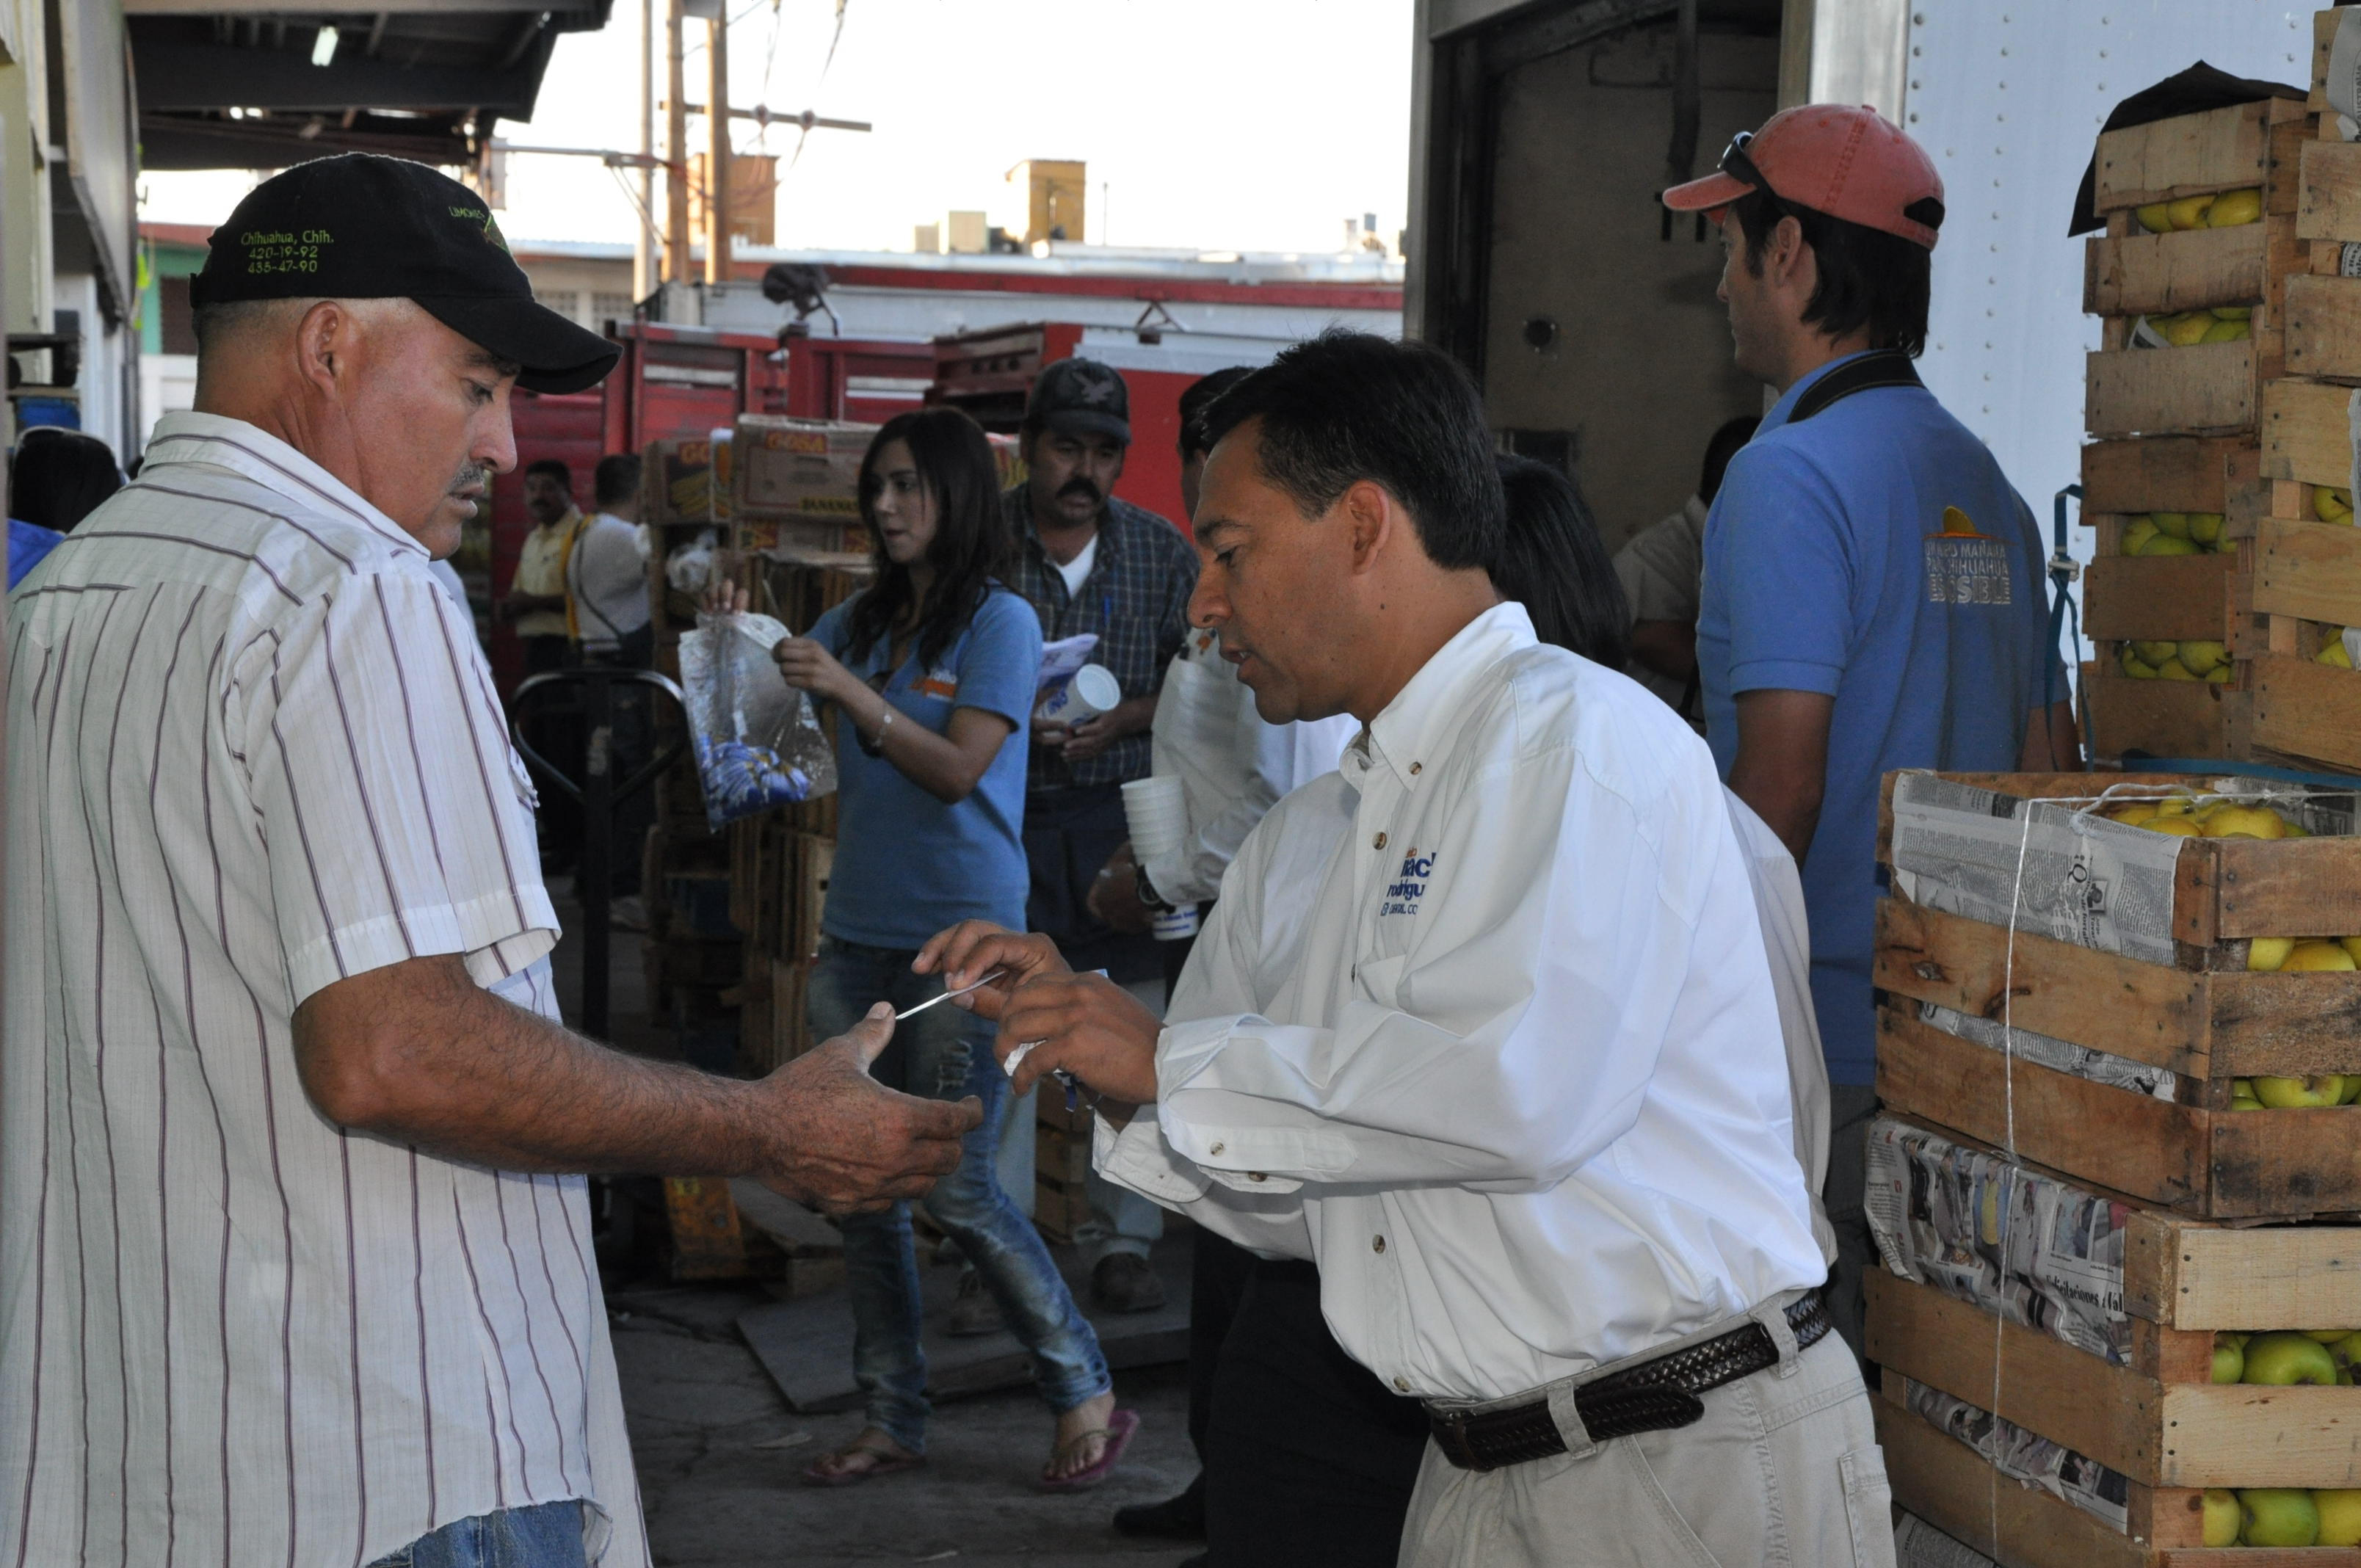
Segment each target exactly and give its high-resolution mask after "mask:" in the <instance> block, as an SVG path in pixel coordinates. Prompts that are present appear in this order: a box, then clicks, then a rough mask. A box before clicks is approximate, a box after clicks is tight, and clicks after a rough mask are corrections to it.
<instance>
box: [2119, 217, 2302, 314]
mask: <svg viewBox="0 0 2361 1568" xmlns="http://www.w3.org/2000/svg"><path fill="white" fill-rule="evenodd" d="M2300 243H2301V242H2300V241H2299V240H2298V239H2297V237H2296V232H2295V225H2294V222H2293V220H2291V219H2279V220H2275V221H2267V222H2263V223H2253V224H2241V225H2238V226H2237V227H2235V228H2223V229H2191V230H2188V231H2187V232H2185V233H2180V234H2131V235H2125V236H2120V237H2118V236H2113V235H2093V236H2092V237H2091V238H2090V239H2089V240H2088V241H2086V242H2085V245H2084V249H2083V252H2082V309H2083V310H2084V311H2085V312H2087V313H2090V314H2092V315H2094V316H2119V315H2172V314H2177V313H2180V312H2182V311H2190V310H2198V309H2202V308H2203V307H2205V306H2208V305H2236V304H2245V303H2249V302H2256V301H2262V300H2268V299H2269V298H2270V297H2271V295H2270V291H2269V287H2268V285H2269V280H2270V279H2271V278H2272V277H2273V276H2274V275H2277V276H2281V277H2284V276H2285V275H2286V274H2287V273H2289V272H2292V271H2299V270H2301V269H2305V268H2307V267H2309V266H2310V265H2311V258H2310V256H2309V255H2308V254H2304V253H2301V252H2300V251H2299V249H2298V247H2299V245H2300ZM2274 262H2276V263H2277V265H2276V267H2274V266H2273V263H2274Z"/></svg>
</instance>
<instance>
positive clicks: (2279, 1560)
mask: <svg viewBox="0 0 2361 1568" xmlns="http://www.w3.org/2000/svg"><path fill="white" fill-rule="evenodd" d="M1872 1405H1873V1407H1874V1413H1875V1416H1876V1420H1877V1441H1878V1442H1879V1444H1880V1445H1881V1446H1882V1447H1883V1448H1884V1450H1885V1468H1886V1473H1887V1475H1890V1476H1891V1477H1892V1478H1893V1482H1894V1501H1895V1502H1897V1503H1900V1504H1901V1505H1902V1506H1903V1507H1904V1508H1908V1509H1909V1510H1910V1511H1911V1512H1912V1513H1914V1514H1916V1515H1917V1516H1918V1517H1919V1518H1921V1519H1925V1520H1926V1521H1927V1523H1929V1524H1931V1525H1934V1526H1935V1527H1937V1528H1938V1529H1939V1530H1943V1531H1944V1532H1945V1533H1946V1534H1949V1535H1951V1536H1954V1537H1956V1538H1957V1539H1959V1540H1960V1541H1964V1542H1966V1543H1967V1544H1968V1545H1970V1546H1971V1547H1973V1548H1975V1549H1976V1550H1977V1551H1978V1552H1982V1553H1984V1554H1985V1555H1986V1556H1988V1557H1992V1558H1993V1559H1995V1560H1996V1561H1998V1562H1999V1563H2003V1564H2004V1568H2351V1565H2352V1563H2353V1561H2354V1554H2353V1552H2352V1550H2351V1549H2350V1548H2348V1547H2335V1546H2298V1547H2265V1546H2241V1547H2231V1548H2225V1549H2222V1550H2208V1549H2206V1548H2204V1547H2202V1546H2178V1545H2168V1544H2161V1542H2163V1541H2166V1540H2167V1539H2168V1536H2167V1531H2168V1530H2170V1529H2171V1528H2172V1527H2173V1525H2174V1524H2175V1523H2176V1522H2178V1524H2179V1525H2180V1532H2179V1533H2178V1534H2177V1535H2175V1536H2173V1537H2171V1538H2170V1539H2176V1540H2177V1539H2187V1540H2202V1536H2198V1535H2190V1534H2188V1533H2187V1532H2188V1530H2190V1529H2191V1528H2192V1527H2198V1520H2199V1519H2200V1517H2201V1515H2200V1510H2201V1509H2202V1499H2201V1497H2200V1495H2199V1494H2198V1493H2196V1492H2193V1491H2181V1490H2158V1489H2153V1488H2149V1487H2146V1486H2134V1487H2133V1488H2132V1506H2133V1512H2134V1513H2135V1514H2136V1515H2140V1516H2143V1517H2144V1518H2145V1519H2149V1520H2152V1521H2153V1523H2154V1525H2155V1526H2156V1527H2157V1528H2156V1530H2155V1532H2154V1534H2153V1535H2151V1536H2149V1537H2147V1538H2146V1539H2147V1540H2150V1541H2157V1542H2158V1543H2159V1544H2153V1545H2146V1544H2142V1541H2141V1540H2139V1539H2135V1538H2134V1537H2131V1536H2125V1535H2119V1534H2117V1533H2116V1532H2115V1531H2114V1530H2110V1529H2108V1528H2107V1526H2106V1524H2105V1523H2104V1522H2103V1521H2102V1520H2100V1519H2093V1518H2092V1517H2091V1516H2090V1515H2089V1514H2086V1513H2084V1512H2083V1511H2082V1510H2081V1509H2080V1508H2076V1507H2074V1506H2073V1505H2072V1504H2071V1503H2069V1502H2066V1501H2064V1500H2063V1499H2061V1498H2059V1497H2052V1496H2050V1495H2049V1494H2048V1492H2045V1491H2042V1490H2041V1489H2040V1488H2038V1487H2036V1486H2024V1485H2021V1484H2020V1483H2018V1482H2016V1481H2014V1480H2011V1479H2010V1478H2009V1477H2007V1476H2005V1475H2001V1474H2000V1473H1999V1472H1998V1471H1996V1470H1994V1469H1993V1467H1992V1466H1991V1465H1989V1464H1985V1463H1984V1462H1983V1460H1982V1457H1981V1456H1979V1455H1978V1454H1977V1453H1975V1451H1974V1450H1972V1449H1971V1448H1969V1447H1968V1445H1967V1444H1965V1443H1963V1442H1959V1441H1958V1440H1957V1439H1955V1438H1953V1437H1951V1436H1949V1434H1948V1433H1945V1432H1940V1431H1936V1430H1935V1429H1934V1428H1933V1427H1931V1426H1929V1425H1927V1422H1926V1420H1924V1419H1922V1418H1921V1417H1919V1416H1918V1415H1917V1414H1916V1413H1915V1412H1914V1411H1912V1410H1910V1409H1906V1408H1905V1407H1904V1406H1903V1405H1901V1404H1900V1403H1898V1402H1896V1401H1895V1400H1893V1399H1886V1398H1881V1399H1876V1400H1873V1401H1872ZM2176 1509H2177V1510H2178V1512H2179V1513H2180V1515H2181V1516H2183V1517H2182V1518H2181V1519H2179V1520H2178V1521H2176V1520H2175V1519H2173V1517H2172V1511H2173V1510H2176ZM1995 1516H1997V1520H1998V1523H1999V1527H2000V1533H1999V1540H1997V1541H1994V1540H1993V1523H1994V1519H1995ZM2198 1528H2202V1527H2198Z"/></svg>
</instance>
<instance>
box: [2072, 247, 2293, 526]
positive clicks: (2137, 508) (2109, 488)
mask: <svg viewBox="0 0 2361 1568" xmlns="http://www.w3.org/2000/svg"><path fill="white" fill-rule="evenodd" d="M2224 232H2227V231H2224ZM2252 450H2254V444H2253V443H2252V442H2250V441H2247V440H2245V439H2243V438H2241V437H2238V436H2228V435H2160V436H2151V437H2148V438H2147V439H2145V440H2143V439H2138V438H2134V439H2131V440H2122V441H2094V442H2092V443H2091V444H2089V445H2087V446H2085V447H2083V448H2082V510H2084V511H2085V512H2086V513H2091V512H2142V511H2227V510H2229V508H2228V505H2227V503H2226V500H2225V499H2224V498H2225V485H2224V477H2225V474H2226V473H2227V469H2228V465H2229V463H2230V462H2231V460H2232V459H2233V458H2234V457H2235V455H2237V454H2239V453H2242V452H2248V451H2252Z"/></svg>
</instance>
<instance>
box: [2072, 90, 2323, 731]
mask: <svg viewBox="0 0 2361 1568" xmlns="http://www.w3.org/2000/svg"><path fill="white" fill-rule="evenodd" d="M2316 134H2317V130H2316V117H2315V116H2313V115H2310V114H2309V113H2308V112H2307V111H2306V109H2305V107H2304V105H2303V104H2301V102H2300V101H2297V100H2292V99H2280V98H2272V99H2266V100H2264V101H2262V102H2260V103H2254V104H2234V105H2231V106H2229V107H2226V108H2221V109H2214V110H2211V111H2208V112H2206V113H2203V114H2197V115H2182V116H2180V117H2179V118H2175V119H2169V120H2162V121H2158V122H2155V123H2153V124H2150V125H2145V126H2131V127H2127V128H2125V129H2123V130H2116V131H2110V132H2107V133H2106V134H2104V135H2103V136H2102V137H2100V138H2099V147H2098V154H2097V158H2096V159H2095V164H2094V179H2093V187H2092V189H2093V199H2094V203H2095V207H2096V210H2097V211H2098V213H2099V214H2101V215H2102V216H2103V218H2104V219H2105V223H2106V232H2105V233H2104V234H2103V235H2099V236H2092V239H2091V240H2090V241H2089V242H2088V248H2087V250H2086V253H2085V257H2084V272H2083V308H2084V309H2085V310H2086V311H2089V312H2091V313H2093V314H2095V315H2098V316H2099V317H2100V318H2101V319H2102V322H2103V334H2102V346H2101V347H2100V348H2099V349H2098V351H2096V352H2095V353H2092V355H2091V356H2089V360H2088V366H2087V372H2086V383H2085V414H2086V417H2085V422H2086V424H2087V425H2088V427H2089V430H2090V433H2091V435H2092V438H2093V444H2092V445H2091V446H2089V447H2087V448H2085V451H2084V462H2083V499H2082V516H2083V521H2085V522H2087V523H2090V524H2092V526H2094V527H2095V528H2096V529H2097V531H2098V540H2097V543H2096V548H2095V558H2094V560H2093V561H2092V568H2091V573H2090V578H2089V582H2088V584H2087V586H2086V587H2085V589H2084V594H2083V621H2084V627H2085V630H2088V631H2089V632H2090V634H2091V636H2092V639H2093V640H2094V641H2096V642H2097V643H2098V648H2099V657H2098V659H2097V662H2096V663H2095V665H2094V666H2093V667H2092V669H2090V670H2088V671H2086V672H2085V675H2086V679H2085V686H2084V696H2085V699H2086V711H2087V717H2088V725H2089V739H2090V743H2091V746H2092V751H2093V754H2095V755H2099V756H2105V757H2120V756H2123V755H2125V753H2127V752H2134V753H2138V752H2145V753H2147V754H2149V755H2161V756H2180V757H2218V756H2222V755H2224V707H2223V702H2222V695H2223V693H2224V691H2225V690H2227V689H2228V688H2229V687H2230V686H2231V685H2233V684H2234V682H2235V673H2234V671H2233V670H2232V669H2231V667H2230V663H2229V655H2228V652H2227V651H2226V650H2227V644H2228V643H2229V641H2230V638H2231V632H2230V627H2229V603H2230V599H2231V598H2232V589H2231V579H2232V577H2233V576H2234V575H2235V571H2236V569H2237V565H2238V560H2239V557H2238V555H2237V554H2236V553H2235V545H2234V544H2232V543H2230V542H2229V541H2228V540H2227V538H2226V537H2225V535H2224V512H2225V510H2226V508H2227V502H2226V500H2225V499H2224V493H2223V492H2224V483H2225V476H2226V473H2227V468H2228V466H2231V465H2235V464H2240V463H2243V464H2244V465H2245V466H2246V472H2248V473H2254V472H2257V471H2258V470H2257V458H2256V456H2255V454H2256V452H2257V449H2258V447H2259V444H2260V441H2261V432H2262V426H2263V421H2264V406H2265V402H2266V400H2267V397H2268V389H2270V388H2271V387H2272V386H2273V385H2274V384H2276V383H2277V382H2279V381H2280V380H2281V379H2282V378H2285V377H2287V376H2289V375H2290V374H2291V373H2292V374H2304V373H2310V372H2309V371H2307V370H2302V369H2299V368H2298V367H2297V364H2296V363H2295V362H2297V361H2300V360H2301V361H2303V362H2304V363H2306V364H2309V363H2310V359H2311V357H2312V355H2311V347H2310V345H2311V344H2312V335H2311V334H2309V333H2308V332H2305V331H2299V330H2297V329H2296V323H2297V321H2298V320H2299V318H2300V319H2301V320H2302V321H2303V322H2305V323H2309V322H2311V321H2312V315H2313V313H2314V312H2313V308H2312V305H2311V304H2310V303H2309V302H2308V299H2307V295H2308V292H2309V285H2310V284H2312V283H2314V282H2320V283H2324V284H2330V285H2332V286H2334V285H2338V284H2341V282H2342V280H2330V279H2319V280H2315V279H2312V278H2310V277H2308V276H2305V274H2307V273H2308V272H2309V271H2310V269H2311V268H2312V256H2311V251H2310V247H2308V246H2306V245H2305V244H2304V243H2303V242H2302V240H2301V237H2300V236H2299V234H2298V226H2297V208H2298V206H2299V204H2300V193H2299V190H2298V173H2299V170H2300V167H2301V155H2302V149H2303V147H2304V144H2305V140H2306V138H2307V137H2312V136H2315V135H2316ZM2353 287H2356V288H2361V283H2356V284H2354V285H2353ZM2184 650H2185V651H2186V652H2187V654H2188V657H2187V658H2185V659H2184V658H2183V657H2182V654H2183V652H2184Z"/></svg>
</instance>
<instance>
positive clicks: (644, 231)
mask: <svg viewBox="0 0 2361 1568" xmlns="http://www.w3.org/2000/svg"><path fill="white" fill-rule="evenodd" d="M655 151H656V0H640V156H641V157H642V158H643V159H648V160H649V161H648V162H646V163H642V164H641V165H640V225H639V243H638V244H637V245H635V246H633V247H631V298H632V299H634V300H644V299H646V298H647V297H648V296H649V295H650V294H653V293H654V292H655V291H656V232H655V221H656V171H655V169H654V167H653V160H654V159H655Z"/></svg>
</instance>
